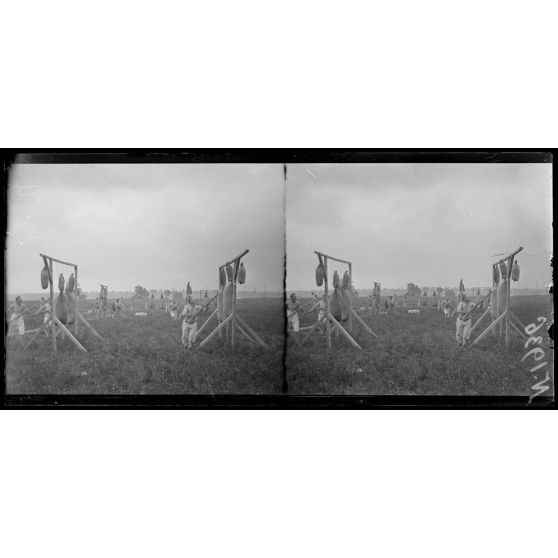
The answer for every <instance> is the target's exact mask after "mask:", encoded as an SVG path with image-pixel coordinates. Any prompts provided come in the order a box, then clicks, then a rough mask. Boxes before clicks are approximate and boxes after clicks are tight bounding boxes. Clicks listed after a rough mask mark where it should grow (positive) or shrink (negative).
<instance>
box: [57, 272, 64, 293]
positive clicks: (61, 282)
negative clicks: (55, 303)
mask: <svg viewBox="0 0 558 558" xmlns="http://www.w3.org/2000/svg"><path fill="white" fill-rule="evenodd" d="M65 283H66V280H65V279H64V275H62V273H61V274H60V276H59V277H58V290H59V291H63V290H64V284H65Z"/></svg>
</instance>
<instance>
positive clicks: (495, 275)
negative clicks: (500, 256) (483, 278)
mask: <svg viewBox="0 0 558 558" xmlns="http://www.w3.org/2000/svg"><path fill="white" fill-rule="evenodd" d="M499 282H500V272H499V271H498V266H497V265H495V266H493V268H492V284H493V285H498V283H499Z"/></svg>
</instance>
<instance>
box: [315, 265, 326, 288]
mask: <svg viewBox="0 0 558 558" xmlns="http://www.w3.org/2000/svg"><path fill="white" fill-rule="evenodd" d="M323 284H324V267H323V266H322V264H318V267H317V268H316V285H317V286H318V287H321V286H322V285H323Z"/></svg>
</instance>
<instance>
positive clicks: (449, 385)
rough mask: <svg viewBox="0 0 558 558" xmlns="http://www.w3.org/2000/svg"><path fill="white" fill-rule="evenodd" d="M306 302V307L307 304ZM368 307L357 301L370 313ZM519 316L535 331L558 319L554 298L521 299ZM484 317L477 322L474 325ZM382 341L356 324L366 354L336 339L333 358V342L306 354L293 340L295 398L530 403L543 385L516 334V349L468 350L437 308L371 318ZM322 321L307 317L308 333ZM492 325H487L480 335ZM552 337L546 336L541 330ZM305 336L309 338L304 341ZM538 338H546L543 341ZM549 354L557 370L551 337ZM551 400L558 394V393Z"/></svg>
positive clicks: (489, 343)
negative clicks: (539, 323) (507, 398)
mask: <svg viewBox="0 0 558 558" xmlns="http://www.w3.org/2000/svg"><path fill="white" fill-rule="evenodd" d="M303 302H304V301H303ZM364 305H365V302H364V299H363V300H360V301H358V300H357V301H353V306H354V307H360V306H364ZM512 310H513V311H514V313H515V314H516V315H517V316H518V317H519V318H520V319H521V321H522V322H523V323H524V324H525V325H527V324H529V323H532V322H535V321H536V319H537V317H538V316H545V317H546V318H547V319H549V318H550V310H551V308H550V304H549V300H548V297H546V296H539V297H536V296H530V297H513V298H512ZM480 314H481V311H480V310H479V311H476V312H475V313H474V314H473V323H474V322H475V321H476V319H477V318H478V317H480ZM362 317H363V318H364V320H365V321H366V323H367V324H368V325H369V326H370V328H371V329H372V330H373V331H374V332H375V333H376V334H377V335H378V339H376V338H374V337H372V336H370V335H369V334H368V333H366V332H365V331H364V330H363V328H362V327H361V326H359V325H358V324H356V322H353V324H354V329H353V331H354V338H355V339H356V341H357V342H358V343H359V344H360V345H361V347H362V349H363V350H362V351H359V350H357V349H355V348H353V347H352V346H351V345H350V344H349V343H348V342H347V341H346V340H345V339H344V338H343V337H342V336H333V337H332V345H333V351H332V353H331V354H328V352H327V350H326V347H327V345H326V338H325V335H320V334H319V333H315V334H313V335H312V336H311V337H310V338H309V339H308V341H307V342H306V343H305V344H304V345H303V346H302V347H298V346H297V345H296V344H295V343H294V340H293V339H292V338H290V339H288V344H287V359H286V365H287V370H288V377H289V393H293V394H297V395H301V394H305V395H310V394H312V395H326V394H327V395H332V394H338V395H492V396H494V395H529V394H530V393H531V386H532V385H533V383H534V382H536V381H537V380H533V378H534V376H533V374H532V373H530V371H529V368H530V367H532V366H533V363H532V361H528V362H527V361H526V362H523V363H522V362H521V359H522V357H523V356H524V355H525V353H526V351H527V350H526V349H525V348H524V347H523V340H522V339H521V338H520V337H519V335H517V334H516V333H515V332H514V333H513V334H512V341H511V343H510V347H509V349H506V347H505V344H504V341H503V339H500V338H499V337H496V338H494V337H492V336H488V337H487V338H485V339H483V340H482V341H481V342H480V343H479V344H478V345H477V346H474V347H472V346H469V347H466V348H462V347H460V346H459V345H458V344H457V342H456V340H455V317H454V318H451V319H449V320H445V319H444V315H443V313H442V312H440V311H438V310H437V309H436V308H435V307H433V306H432V305H431V306H429V307H426V308H424V307H422V308H421V311H420V313H419V314H409V313H407V311H406V309H403V308H399V309H397V311H396V312H395V313H393V314H392V315H390V316H386V315H372V316H370V315H363V316H362ZM316 318H317V316H316V313H310V314H305V315H303V316H302V317H301V326H303V327H305V326H309V325H311V324H312V323H313V322H315V320H316ZM489 324H490V320H489V319H488V318H485V321H483V325H481V326H479V329H478V330H475V332H474V333H473V336H476V335H478V333H480V332H481V331H482V330H483V329H484V328H485V327H487V326H488V325H489ZM541 331H542V333H541V334H542V335H543V336H544V335H545V334H544V332H545V330H544V329H543V330H541ZM304 333H305V332H303V333H301V337H302V335H304ZM541 334H538V335H541ZM543 349H544V350H545V351H546V354H547V358H548V360H549V364H550V366H553V361H552V359H553V350H552V349H550V348H549V340H548V338H546V337H545V341H544V345H543ZM548 393H554V386H553V385H551V389H550V390H549V392H547V394H548Z"/></svg>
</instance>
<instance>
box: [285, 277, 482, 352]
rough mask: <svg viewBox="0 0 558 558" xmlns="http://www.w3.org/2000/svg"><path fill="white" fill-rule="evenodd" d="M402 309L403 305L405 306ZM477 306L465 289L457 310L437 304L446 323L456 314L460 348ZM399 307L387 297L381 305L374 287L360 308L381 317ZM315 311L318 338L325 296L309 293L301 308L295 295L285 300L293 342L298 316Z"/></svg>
mask: <svg viewBox="0 0 558 558" xmlns="http://www.w3.org/2000/svg"><path fill="white" fill-rule="evenodd" d="M404 305H405V304H404ZM476 306H477V304H475V303H474V302H472V301H471V300H470V299H469V298H468V297H467V295H466V294H465V292H464V289H463V290H462V291H461V292H460V294H459V302H458V304H457V306H456V307H453V304H452V302H451V301H450V300H449V299H440V300H439V301H438V309H439V310H442V311H443V312H444V315H445V317H446V319H448V318H449V317H451V316H453V315H455V314H457V319H456V333H455V338H456V341H457V342H458V343H459V345H460V346H461V347H465V346H466V345H467V343H468V341H469V338H470V335H471V323H472V318H471V313H472V311H473V310H474V309H475V308H476ZM397 307H398V300H397V295H390V296H388V297H387V298H386V299H385V300H384V301H383V304H381V302H380V286H379V284H378V283H375V284H374V289H373V290H372V294H371V295H369V296H368V299H367V307H362V309H364V310H366V309H367V310H368V312H369V313H370V314H384V315H386V316H389V315H390V314H391V313H392V312H394V311H395V309H396V308H397ZM315 311H317V312H318V314H317V318H316V323H315V325H316V326H317V327H316V329H317V331H318V332H319V333H320V334H323V332H324V330H323V325H325V318H326V295H325V294H323V295H322V296H321V297H320V296H318V295H317V294H316V293H312V301H311V302H309V303H308V304H305V305H303V304H302V303H301V302H300V301H299V300H298V298H297V296H296V294H295V293H292V294H291V295H290V296H289V299H288V300H287V323H288V326H290V327H291V328H292V330H293V332H294V334H295V341H296V342H297V343H298V339H297V334H298V332H299V331H300V329H301V328H300V315H301V314H307V313H312V312H315Z"/></svg>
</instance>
